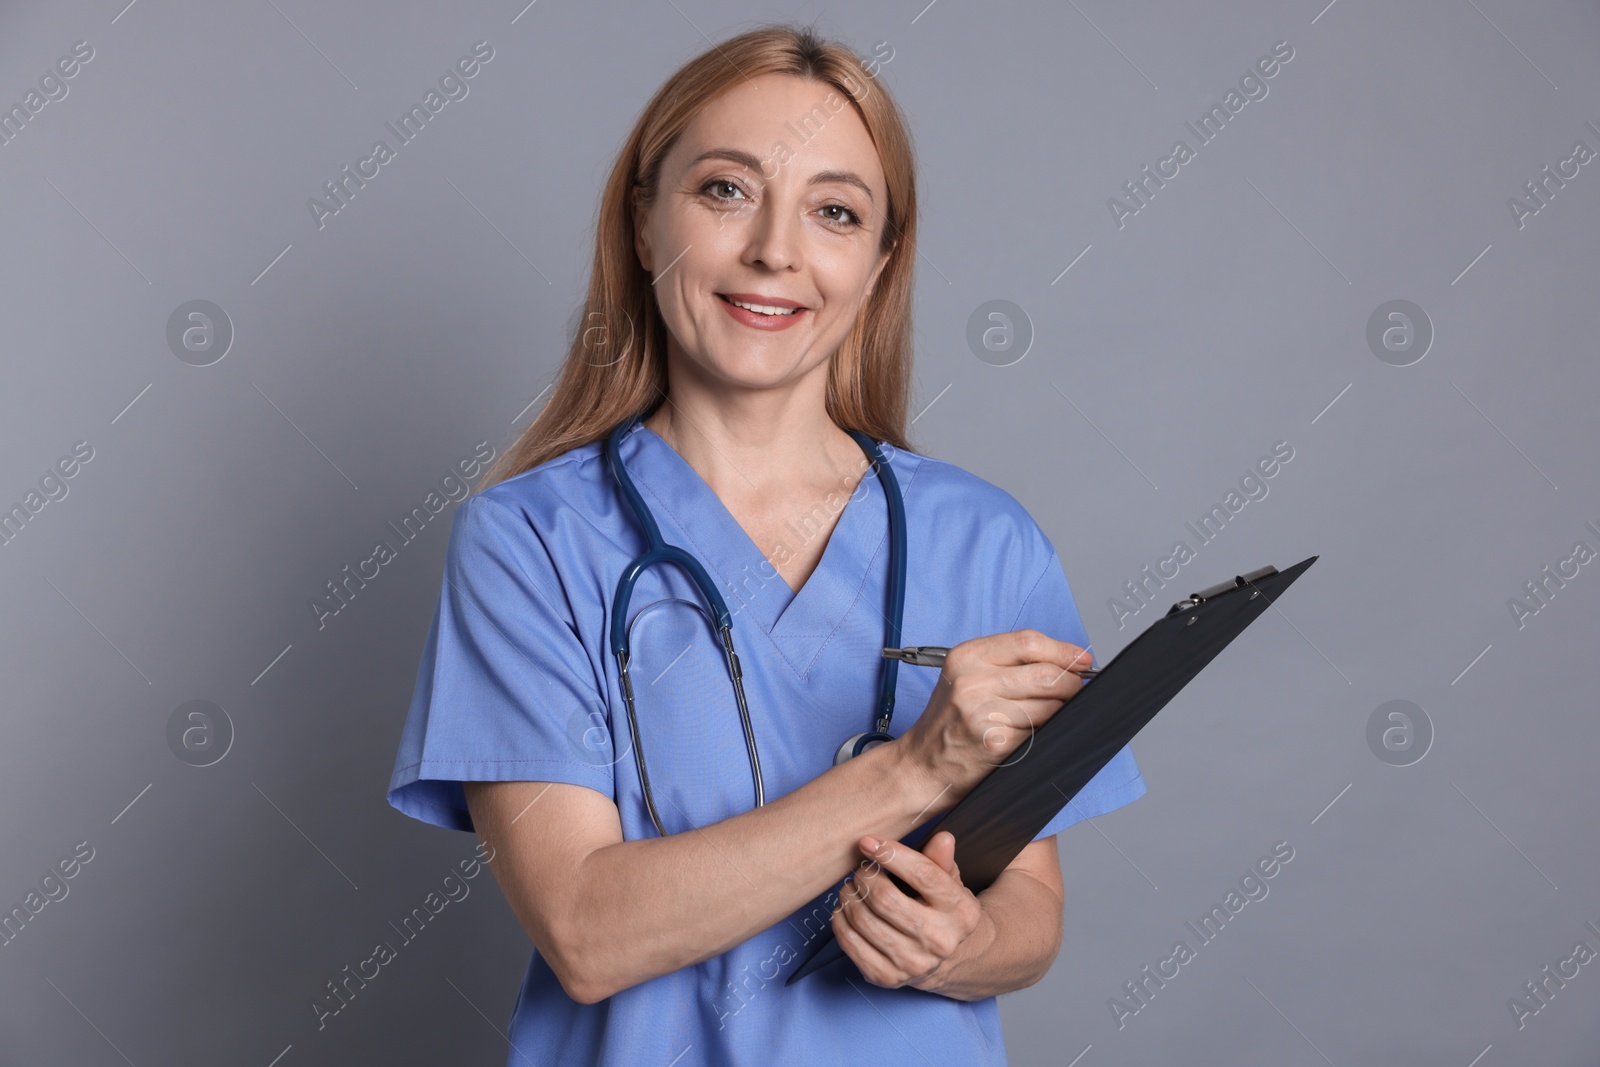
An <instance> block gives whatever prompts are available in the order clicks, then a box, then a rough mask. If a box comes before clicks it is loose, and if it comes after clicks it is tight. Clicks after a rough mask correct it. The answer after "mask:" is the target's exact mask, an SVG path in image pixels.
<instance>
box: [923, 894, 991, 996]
mask: <svg viewBox="0 0 1600 1067" xmlns="http://www.w3.org/2000/svg"><path fill="white" fill-rule="evenodd" d="M978 905H979V907H980V909H981V910H980V912H979V915H978V925H977V926H975V927H973V928H972V933H970V934H968V935H967V937H966V939H965V940H964V941H962V942H961V944H960V945H957V946H956V950H955V951H954V952H952V953H951V954H950V956H949V957H948V958H947V959H946V960H945V961H944V962H943V963H941V964H940V965H939V967H938V969H937V970H935V971H934V972H933V973H932V974H931V975H929V976H928V977H927V978H926V979H924V980H923V981H921V982H918V983H916V988H918V989H920V990H922V991H923V992H925V993H938V994H939V995H941V996H946V997H950V998H951V999H953V1000H981V999H982V997H979V996H970V995H966V996H964V995H962V994H963V993H967V992H969V991H967V990H962V989H958V988H955V987H953V986H950V985H948V983H949V982H950V981H951V979H952V977H953V975H952V972H959V971H960V970H961V968H962V967H963V966H965V965H966V964H969V963H971V962H972V961H974V960H977V959H981V958H982V957H983V955H984V954H985V953H987V952H988V951H989V950H990V949H991V948H993V947H994V943H995V942H996V941H997V940H999V938H1000V928H999V927H998V926H996V925H995V921H994V916H992V915H990V914H989V909H988V908H985V907H983V906H982V905H983V898H982V897H979V898H978ZM954 977H955V978H956V980H957V981H959V975H955V976H954ZM990 995H992V994H987V993H986V994H984V996H990Z"/></svg>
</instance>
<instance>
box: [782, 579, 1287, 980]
mask: <svg viewBox="0 0 1600 1067" xmlns="http://www.w3.org/2000/svg"><path fill="white" fill-rule="evenodd" d="M1317 558H1318V557H1316V556H1311V557H1309V558H1307V559H1304V560H1301V561H1300V562H1299V563H1296V564H1295V565H1294V566H1292V567H1290V568H1288V569H1287V570H1283V571H1280V570H1278V569H1277V568H1275V567H1271V566H1267V567H1262V568H1260V569H1258V570H1253V571H1250V572H1249V573H1247V574H1240V575H1236V576H1235V577H1234V578H1233V579H1232V580H1230V581H1227V582H1222V583H1220V584H1218V585H1214V586H1210V587H1208V588H1205V589H1202V590H1200V591H1199V592H1198V593H1191V594H1190V595H1189V596H1188V597H1186V598H1184V599H1183V600H1180V601H1178V602H1177V603H1176V604H1174V605H1172V607H1171V608H1170V609H1169V610H1168V611H1167V613H1166V615H1164V616H1163V617H1161V618H1160V619H1157V620H1156V621H1155V622H1153V623H1151V624H1150V626H1149V627H1148V628H1147V629H1145V631H1144V632H1143V633H1141V634H1139V635H1138V636H1137V637H1135V638H1134V639H1133V640H1132V641H1130V642H1129V643H1128V644H1127V646H1126V647H1124V648H1123V649H1122V650H1121V651H1120V652H1118V653H1117V654H1116V655H1115V656H1113V657H1112V659H1111V662H1110V663H1108V664H1106V665H1105V666H1104V667H1103V668H1101V671H1100V674H1099V675H1098V676H1097V677H1095V678H1091V679H1088V680H1086V681H1085V682H1084V683H1083V688H1082V689H1081V690H1080V691H1079V692H1078V693H1077V695H1075V696H1074V697H1073V698H1072V699H1071V700H1069V701H1068V702H1067V703H1066V704H1064V705H1063V706H1062V707H1061V708H1060V710H1058V711H1057V712H1056V713H1055V714H1054V715H1052V716H1051V717H1050V718H1049V719H1048V720H1046V721H1045V723H1044V725H1042V726H1040V727H1039V728H1038V729H1037V730H1035V731H1034V734H1033V736H1032V737H1031V738H1030V739H1029V740H1028V741H1026V742H1024V743H1023V745H1022V746H1021V747H1020V748H1018V749H1017V751H1016V752H1013V753H1012V754H1011V755H1010V756H1008V757H1006V760H1005V761H1004V762H1003V763H1001V764H999V765H998V766H996V767H995V768H994V770H992V771H990V772H989V774H988V775H987V776H986V777H985V778H984V779H983V780H982V781H981V782H979V783H978V784H977V786H975V787H974V788H973V790H972V792H970V793H968V794H967V795H966V796H965V797H963V798H962V799H961V801H960V802H959V803H957V804H956V806H955V807H953V808H951V809H950V810H949V811H948V812H946V813H945V814H944V815H943V816H942V817H941V818H939V819H937V820H936V821H933V822H932V823H930V824H928V825H927V826H926V827H925V828H924V829H925V832H923V833H918V834H916V835H915V840H912V839H911V837H910V835H908V837H907V840H906V843H907V844H908V845H912V846H913V847H915V846H916V845H918V844H920V843H921V842H922V841H926V840H927V839H928V838H930V837H932V836H933V835H934V834H935V833H938V832H939V831H940V830H948V831H950V832H951V833H952V834H954V835H955V838H956V851H955V859H956V863H957V865H958V866H959V867H960V868H961V881H962V882H963V883H964V884H965V885H966V886H967V888H968V889H970V890H972V892H973V893H981V892H983V891H984V890H985V889H987V888H989V886H991V885H992V884H994V880H995V879H996V878H998V877H999V876H1000V872H1001V871H1003V870H1005V868H1006V865H1007V864H1009V863H1010V862H1011V861H1012V860H1014V859H1016V857H1017V854H1018V853H1020V852H1021V851H1022V850H1023V848H1025V847H1026V846H1027V845H1028V844H1029V843H1030V842H1032V840H1033V838H1034V837H1035V835H1037V834H1038V833H1039V831H1040V830H1043V829H1044V828H1045V827H1046V826H1048V825H1049V823H1050V820H1051V819H1053V818H1055V817H1056V814H1057V813H1058V812H1060V811H1061V809H1062V808H1064V807H1066V806H1067V804H1068V803H1069V802H1071V800H1072V798H1073V797H1075V796H1077V795H1078V792H1079V790H1081V789H1082V788H1083V787H1084V786H1085V785H1087V784H1088V783H1089V780H1090V779H1091V778H1093V777H1094V776H1095V775H1096V774H1097V773H1098V772H1099V771H1100V769H1101V768H1102V767H1104V766H1105V765H1106V764H1107V763H1109V762H1110V761H1111V758H1112V757H1113V756H1115V755H1116V754H1117V753H1118V752H1120V751H1121V750H1122V748H1123V746H1124V745H1126V744H1127V743H1128V742H1129V741H1131V740H1133V737H1134V735H1135V734H1137V733H1138V732H1139V731H1140V730H1142V729H1144V727H1145V725H1146V724H1148V723H1149V722H1150V720H1151V719H1153V718H1155V717H1156V713H1157V712H1159V711H1160V710H1161V709H1162V708H1164V707H1166V706H1167V704H1168V703H1169V702H1170V701H1171V700H1172V698H1173V697H1175V696H1177V695H1178V693H1179V692H1180V691H1182V689H1183V687H1184V686H1186V685H1188V684H1189V682H1190V681H1192V680H1193V679H1194V677H1195V676H1196V675H1198V674H1199V673H1200V672H1201V671H1202V670H1204V669H1205V667H1206V665H1207V664H1209V663H1210V662H1211V661H1212V660H1213V659H1215V658H1216V657H1217V655H1218V653H1220V652H1221V651H1222V650H1223V649H1224V648H1227V647H1228V645H1229V644H1231V643H1232V642H1233V639H1234V638H1236V637H1238V636H1239V635H1240V634H1241V633H1243V632H1244V630H1245V627H1247V626H1249V625H1250V624H1251V623H1252V622H1254V621H1255V620H1256V619H1258V618H1260V617H1261V615H1262V614H1264V613H1265V612H1266V610H1267V609H1268V608H1269V607H1271V606H1272V604H1273V603H1274V602H1275V601H1276V600H1277V599H1278V597H1280V596H1282V595H1283V591H1284V590H1285V589H1287V588H1288V587H1289V586H1290V585H1291V584H1292V583H1293V582H1294V580H1295V579H1296V578H1299V577H1300V575H1302V574H1304V573H1305V572H1306V569H1307V568H1308V567H1310V566H1311V565H1312V564H1313V563H1315V562H1316V561H1317ZM882 873H883V874H886V875H888V876H889V878H890V879H891V880H892V881H893V882H894V884H895V885H896V886H898V887H899V888H900V890H901V891H902V892H904V893H905V894H906V895H907V896H909V897H911V898H912V899H919V898H918V895H917V893H916V891H915V890H913V889H911V888H910V887H909V886H907V885H906V883H905V882H904V881H902V880H901V879H900V878H898V877H896V876H895V875H894V874H892V873H890V872H889V871H887V870H884V871H883V872H882ZM841 884H842V883H841ZM821 934H822V936H821V938H820V940H819V942H818V944H817V945H816V946H815V947H814V948H813V949H812V950H811V953H810V954H809V955H808V956H807V957H806V958H805V959H804V960H802V961H801V963H800V966H799V967H797V968H796V969H795V971H794V973H793V974H791V975H790V976H789V977H788V978H787V979H785V981H784V983H783V984H784V985H786V986H788V985H793V984H794V983H795V982H797V981H799V980H800V979H801V978H804V977H805V976H806V975H808V974H814V973H815V972H817V971H818V970H821V969H822V968H823V967H825V966H827V965H828V964H830V963H833V962H835V961H837V960H840V959H843V958H845V953H844V949H843V948H842V947H840V945H839V942H838V940H837V939H835V938H834V936H833V930H832V928H831V927H829V928H827V929H825V930H823V931H822V932H821Z"/></svg>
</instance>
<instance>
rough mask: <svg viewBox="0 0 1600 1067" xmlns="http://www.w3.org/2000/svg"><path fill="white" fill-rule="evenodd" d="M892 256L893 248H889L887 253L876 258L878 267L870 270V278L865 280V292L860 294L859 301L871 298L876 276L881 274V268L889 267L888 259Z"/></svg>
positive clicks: (876, 279)
mask: <svg viewBox="0 0 1600 1067" xmlns="http://www.w3.org/2000/svg"><path fill="white" fill-rule="evenodd" d="M893 254H894V246H893V245H890V246H889V251H887V252H885V253H884V254H883V255H881V256H879V257H878V265H877V266H875V267H873V268H872V276H871V277H870V278H868V279H867V290H866V292H864V293H862V294H861V300H862V302H863V303H865V302H866V300H867V298H868V297H870V296H872V290H873V289H875V288H876V287H877V285H878V275H880V274H882V273H883V268H884V267H886V266H888V265H889V257H890V256H891V255H893Z"/></svg>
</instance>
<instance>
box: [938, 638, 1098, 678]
mask: <svg viewBox="0 0 1600 1067" xmlns="http://www.w3.org/2000/svg"><path fill="white" fill-rule="evenodd" d="M963 644H971V645H972V646H973V649H972V651H973V652H977V653H980V655H981V658H982V659H984V660H986V661H987V662H989V663H991V664H993V665H994V666H997V667H1009V666H1015V665H1017V664H1023V663H1053V664H1055V665H1056V666H1058V667H1060V668H1061V669H1062V670H1070V669H1072V668H1074V667H1076V668H1077V669H1079V670H1082V669H1084V668H1085V667H1087V666H1089V665H1090V664H1092V663H1093V662H1094V656H1093V655H1092V654H1091V653H1090V651H1089V650H1088V649H1087V648H1084V647H1083V646H1081V645H1074V644H1070V643H1068V642H1066V641H1057V640H1056V639H1055V638H1053V637H1051V636H1049V635H1048V634H1044V633H1040V632H1039V631H1038V630H1013V631H1011V632H1010V633H1003V634H991V635H989V636H987V637H978V638H974V639H972V640H971V641H969V642H963ZM957 647H960V646H957ZM954 651H955V650H954V649H952V650H951V652H952V654H953V653H954ZM945 662H946V663H948V662H949V659H948V658H946V660H945Z"/></svg>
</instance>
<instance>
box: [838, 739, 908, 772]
mask: <svg viewBox="0 0 1600 1067" xmlns="http://www.w3.org/2000/svg"><path fill="white" fill-rule="evenodd" d="M893 740H894V738H892V737H890V736H889V735H888V734H882V733H871V734H856V735H855V736H854V737H849V738H846V739H845V742H844V744H842V745H840V746H839V751H837V752H835V753H834V754H833V765H834V766H835V767H837V766H839V765H840V764H841V763H843V762H845V761H846V760H848V759H850V758H851V757H852V756H859V755H861V753H863V752H865V751H867V749H869V748H877V747H878V746H879V745H886V744H888V743H889V742H890V741H893Z"/></svg>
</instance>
